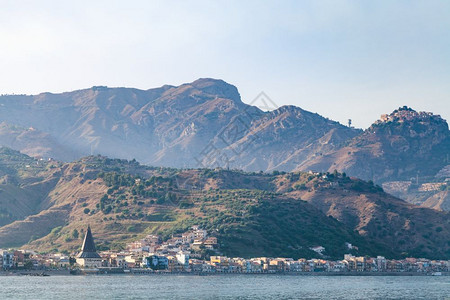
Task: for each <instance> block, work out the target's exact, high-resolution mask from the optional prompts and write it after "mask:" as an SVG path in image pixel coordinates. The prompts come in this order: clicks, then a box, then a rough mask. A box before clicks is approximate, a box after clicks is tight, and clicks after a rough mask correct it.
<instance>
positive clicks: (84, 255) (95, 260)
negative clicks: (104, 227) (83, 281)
mask: <svg viewBox="0 0 450 300" xmlns="http://www.w3.org/2000/svg"><path fill="white" fill-rule="evenodd" d="M77 264H79V265H80V266H82V267H85V268H98V267H101V266H102V258H101V256H100V255H99V254H98V253H97V250H96V249H95V244H94V238H93V237H92V232H91V227H89V226H88V228H87V231H86V235H85V237H84V241H83V246H82V247H81V252H80V253H79V254H78V255H77Z"/></svg>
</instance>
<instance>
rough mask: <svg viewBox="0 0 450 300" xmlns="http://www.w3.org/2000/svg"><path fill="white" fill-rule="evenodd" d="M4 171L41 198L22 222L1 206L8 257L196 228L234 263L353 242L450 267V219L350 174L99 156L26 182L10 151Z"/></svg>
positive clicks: (29, 175) (336, 248) (42, 169)
mask: <svg viewBox="0 0 450 300" xmlns="http://www.w3.org/2000/svg"><path fill="white" fill-rule="evenodd" d="M14 157H16V159H13V158H14ZM1 162H2V164H0V165H2V166H5V167H4V168H6V166H7V169H5V171H4V172H5V173H8V174H9V176H11V178H14V180H15V182H14V183H12V181H9V183H8V184H7V185H14V186H16V187H17V188H20V190H23V191H28V190H30V189H31V188H32V187H33V186H39V187H41V188H40V189H39V191H40V194H37V193H36V198H38V200H37V203H36V205H32V206H30V205H29V204H28V203H25V202H24V201H25V200H24V199H23V198H20V197H15V198H14V200H13V201H12V202H15V203H18V204H17V205H16V206H20V205H19V203H23V204H24V205H25V206H30V207H33V209H32V210H30V211H26V212H23V214H19V213H18V211H19V210H18V209H16V210H14V209H13V207H12V206H11V205H10V202H11V201H10V200H4V199H5V198H0V199H1V202H0V203H1V205H2V208H3V209H4V210H6V212H7V214H8V213H11V214H13V213H14V219H11V218H9V219H8V218H2V219H1V220H2V222H3V223H2V224H3V226H1V227H0V247H8V246H20V245H23V247H25V248H33V249H38V250H41V251H49V250H52V249H55V250H56V249H58V250H60V251H62V250H68V251H74V250H77V249H78V247H79V245H80V242H81V241H80V240H79V237H78V238H76V237H74V236H73V231H74V229H77V230H79V231H80V230H81V229H82V228H84V227H85V225H86V224H90V225H91V227H92V228H93V231H94V232H95V236H96V240H97V242H98V246H99V248H100V249H108V248H110V249H120V248H121V247H123V246H124V245H125V243H126V242H129V241H132V240H135V239H137V238H138V237H140V236H142V235H145V234H148V233H159V234H161V235H163V237H169V236H170V235H171V234H173V233H177V232H183V231H184V230H186V229H187V228H188V227H189V226H192V225H194V224H198V225H201V226H202V227H204V228H205V229H208V231H209V232H213V233H214V235H216V236H217V237H218V239H219V243H220V246H221V249H222V251H223V253H225V254H227V255H232V256H243V257H249V256H265V255H267V256H275V255H276V256H290V257H301V256H304V257H311V256H313V255H314V253H311V251H310V250H309V247H313V246H317V245H322V246H324V247H325V248H326V254H327V255H329V256H331V257H340V256H342V255H343V254H344V253H345V252H347V251H348V249H346V248H345V242H349V243H352V244H353V245H357V246H358V247H359V253H360V254H370V255H376V254H381V255H386V256H388V257H401V256H407V255H414V256H425V257H433V258H434V257H436V258H437V257H439V258H448V257H450V244H449V243H448V241H449V240H450V223H449V218H448V213H444V212H438V211H435V210H432V209H427V208H419V207H417V206H414V205H410V204H407V203H406V202H404V201H402V200H400V199H397V198H394V197H392V196H390V195H387V194H385V193H384V192H383V191H382V190H381V188H379V187H377V186H374V185H373V184H371V183H368V182H364V181H361V180H357V179H351V178H349V177H347V176H344V175H343V174H338V173H335V174H314V173H279V172H274V173H271V174H267V173H248V172H242V171H228V170H222V169H217V170H210V169H190V170H180V169H171V168H154V167H146V166H142V165H139V164H138V163H137V162H135V161H126V160H118V159H109V158H106V157H101V156H90V157H86V158H83V159H81V160H80V161H77V162H74V163H58V162H54V161H50V162H46V163H45V165H40V166H39V167H36V168H35V169H33V170H32V171H31V170H30V172H26V173H24V171H23V170H27V169H28V167H27V165H29V163H30V162H35V163H36V162H38V161H36V160H34V159H32V158H29V157H27V156H25V155H21V154H19V153H17V152H14V151H11V150H8V149H3V156H2V160H1ZM2 170H3V168H2ZM15 170H17V171H15ZM5 176H6V175H5ZM5 185H6V184H5ZM1 188H2V189H3V185H2V186H1Z"/></svg>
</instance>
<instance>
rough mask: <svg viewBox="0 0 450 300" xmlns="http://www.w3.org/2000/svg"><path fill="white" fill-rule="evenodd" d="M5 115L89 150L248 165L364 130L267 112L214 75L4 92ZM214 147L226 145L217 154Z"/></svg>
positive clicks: (54, 148)
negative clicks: (173, 82)
mask: <svg viewBox="0 0 450 300" xmlns="http://www.w3.org/2000/svg"><path fill="white" fill-rule="evenodd" d="M0 118H1V119H2V120H3V121H4V122H7V123H8V124H10V125H19V126H22V127H25V128H29V127H33V128H34V129H36V130H40V131H41V132H44V133H46V134H48V135H49V136H50V137H51V138H52V139H54V140H55V141H56V142H57V143H59V144H60V145H64V146H66V147H70V148H71V149H73V151H74V152H78V153H80V154H84V155H86V154H90V153H101V154H105V155H108V156H112V157H120V158H128V159H132V158H136V159H137V160H139V161H140V162H142V163H145V164H151V165H159V166H174V167H198V166H202V165H203V164H204V165H206V166H210V167H211V166H222V167H224V166H229V167H232V168H240V169H245V170H273V169H280V170H291V169H293V168H295V167H296V166H297V165H298V164H299V163H301V162H302V161H304V160H306V159H309V158H310V157H312V156H314V155H315V153H317V152H329V151H330V150H333V149H335V148H336V147H337V146H338V145H339V144H341V143H342V142H344V141H346V140H348V139H350V138H352V137H354V136H356V135H357V134H358V133H359V132H360V131H359V130H356V129H352V128H348V127H346V126H343V125H340V124H339V123H337V122H334V121H330V120H328V119H325V118H323V117H321V116H319V115H317V114H313V113H310V112H307V111H304V110H302V109H300V108H297V107H294V106H284V107H281V108H279V109H276V110H274V111H269V112H263V111H261V110H260V109H259V108H257V107H255V106H250V105H247V104H244V103H243V102H242V101H241V98H240V95H239V93H238V91H237V89H236V87H234V86H232V85H230V84H227V83H225V82H224V81H221V80H214V79H199V80H197V81H195V82H192V83H189V84H183V85H181V86H179V87H173V86H168V85H166V86H163V87H161V88H156V89H150V90H146V91H143V90H137V89H130V88H107V87H93V88H91V89H86V90H79V91H74V92H67V93H62V94H50V93H43V94H39V95H36V96H2V97H0ZM35 143H36V144H38V143H39V141H36V142H35ZM41 143H42V144H43V145H41V146H36V147H35V148H39V147H42V148H45V149H51V150H49V151H42V153H40V154H41V155H44V156H48V155H53V157H54V158H56V159H62V160H66V161H67V160H70V159H71V158H72V157H73V156H72V155H64V154H61V153H60V152H61V151H59V149H58V148H59V147H60V146H58V145H52V144H51V143H50V142H48V141H45V140H42V141H41ZM6 145H7V146H12V147H13V148H15V149H18V150H23V149H24V148H25V147H21V146H20V145H14V144H13V143H10V144H6ZM211 147H214V148H218V149H221V150H223V151H221V153H220V154H217V155H211V152H212V151H211V149H212V148H211ZM36 152H37V151H35V152H34V153H30V154H39V153H36ZM79 157H81V155H80V156H79Z"/></svg>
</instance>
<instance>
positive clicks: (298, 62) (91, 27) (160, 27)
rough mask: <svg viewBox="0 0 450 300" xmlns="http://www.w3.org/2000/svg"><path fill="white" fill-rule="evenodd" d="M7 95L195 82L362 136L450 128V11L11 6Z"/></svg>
mask: <svg viewBox="0 0 450 300" xmlns="http://www.w3.org/2000/svg"><path fill="white" fill-rule="evenodd" d="M0 5H1V9H0V93H16V94H17V93H27V94H31V93H33V94H35V93H39V92H44V91H50V92H61V91H69V90H75V89H80V88H86V87H91V86H93V85H108V86H126V87H137V88H141V89H148V88H152V87H158V86H161V85H163V84H173V85H178V84H181V83H184V82H191V81H193V80H195V79H197V78H199V77H212V78H220V79H224V80H225V81H227V82H229V83H231V84H234V85H236V86H237V87H238V89H239V91H240V93H241V96H242V98H243V101H244V102H247V103H249V102H251V101H252V99H253V98H254V97H255V96H256V95H258V94H259V92H260V91H264V92H266V93H267V94H268V95H269V96H270V97H271V98H272V100H273V101H274V102H275V103H277V104H278V105H280V106H281V105H285V104H293V105H297V106H300V107H302V108H304V109H307V110H310V111H312V112H317V113H319V114H321V115H323V116H326V117H329V118H330V119H334V120H337V121H340V122H342V123H346V121H347V119H348V118H351V119H353V123H354V125H355V126H357V127H363V128H365V127H367V126H369V125H370V124H371V123H372V122H373V121H374V120H376V119H377V118H378V117H379V115H380V114H382V113H387V112H391V111H392V110H394V109H395V108H397V107H399V106H403V105H409V106H411V107H413V108H415V109H416V110H426V111H432V112H434V113H437V114H441V115H442V116H443V117H444V118H446V119H447V120H449V119H450V1H430V0H427V1H368V0H367V1H362V0H361V1H337V0H335V1H131V0H128V1H20V0H13V1H4V0H0Z"/></svg>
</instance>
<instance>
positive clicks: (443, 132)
mask: <svg viewBox="0 0 450 300" xmlns="http://www.w3.org/2000/svg"><path fill="white" fill-rule="evenodd" d="M449 154H450V131H449V129H448V124H447V122H446V121H445V120H443V119H442V118H441V117H440V116H438V115H433V114H432V113H425V112H416V111H414V110H412V109H410V108H407V107H403V108H400V109H398V110H395V111H394V112H393V113H391V114H390V115H383V116H382V119H381V120H379V121H377V122H375V123H374V124H372V126H370V127H369V128H368V129H367V130H365V131H364V132H363V133H362V134H361V135H358V136H357V137H354V138H353V139H352V140H350V141H349V142H348V144H347V145H346V146H345V147H342V148H341V149H338V150H335V151H332V152H331V153H329V154H327V155H324V156H321V157H318V158H316V159H314V160H310V161H307V162H304V163H303V164H301V165H300V167H299V169H313V170H318V171H330V172H332V171H333V170H334V169H336V170H338V171H340V172H347V173H349V174H351V175H352V176H356V177H358V178H363V179H367V180H369V179H370V180H373V181H375V182H379V183H382V182H385V181H393V180H409V179H411V178H413V179H415V178H416V176H417V175H419V176H420V177H424V176H434V175H436V174H437V173H438V172H439V171H440V170H441V169H442V168H443V167H444V166H445V165H446V164H448V159H449V157H448V156H449Z"/></svg>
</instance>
